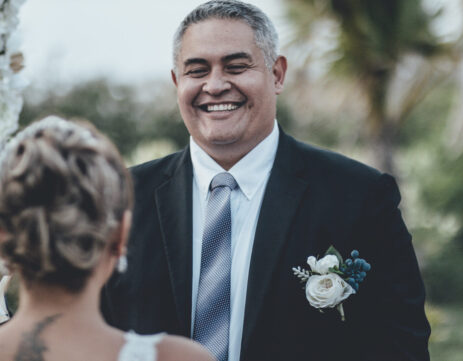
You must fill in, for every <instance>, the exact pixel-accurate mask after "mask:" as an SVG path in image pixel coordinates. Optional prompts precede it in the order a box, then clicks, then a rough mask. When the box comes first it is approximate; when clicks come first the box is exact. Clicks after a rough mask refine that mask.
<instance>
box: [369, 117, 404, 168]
mask: <svg viewBox="0 0 463 361" xmlns="http://www.w3.org/2000/svg"><path fill="white" fill-rule="evenodd" d="M380 124H381V126H380V127H378V128H377V129H376V132H375V134H373V135H372V136H371V149H372V152H373V156H374V161H375V166H376V167H377V168H378V169H379V170H380V171H382V172H386V173H389V174H390V175H392V176H394V177H397V176H398V174H397V169H396V165H395V153H396V145H397V142H396V135H397V129H396V127H395V126H394V125H391V122H388V121H387V120H385V121H382V122H380Z"/></svg>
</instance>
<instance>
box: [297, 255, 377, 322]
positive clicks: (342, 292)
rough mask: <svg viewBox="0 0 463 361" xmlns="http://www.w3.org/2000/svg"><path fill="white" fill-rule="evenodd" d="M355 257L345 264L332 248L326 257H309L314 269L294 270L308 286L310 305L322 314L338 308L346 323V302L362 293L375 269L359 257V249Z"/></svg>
mask: <svg viewBox="0 0 463 361" xmlns="http://www.w3.org/2000/svg"><path fill="white" fill-rule="evenodd" d="M351 256H352V258H353V259H350V258H349V259H347V260H346V262H343V260H342V257H341V254H340V253H339V252H338V251H337V250H336V249H335V248H334V247H333V246H331V247H330V248H328V250H327V251H326V254H325V256H324V257H323V258H321V259H319V260H317V259H316V258H315V257H314V256H310V257H309V258H307V264H308V265H309V266H310V270H306V269H304V268H301V267H293V269H292V270H293V272H294V274H295V275H296V276H297V277H298V278H299V279H300V281H301V282H303V283H305V295H306V298H307V300H308V301H309V303H310V305H311V306H312V307H315V308H317V309H318V310H319V311H320V312H323V309H326V308H334V307H336V309H337V310H338V311H339V313H340V314H341V320H342V321H345V315H344V308H343V306H342V302H343V301H344V300H345V299H347V298H348V297H349V296H350V295H352V294H355V293H356V292H357V291H358V289H359V283H360V282H362V281H363V280H364V279H365V277H366V272H367V271H369V270H370V269H371V266H370V264H368V263H367V262H366V261H365V260H364V259H362V258H359V252H358V251H357V250H353V251H352V252H351Z"/></svg>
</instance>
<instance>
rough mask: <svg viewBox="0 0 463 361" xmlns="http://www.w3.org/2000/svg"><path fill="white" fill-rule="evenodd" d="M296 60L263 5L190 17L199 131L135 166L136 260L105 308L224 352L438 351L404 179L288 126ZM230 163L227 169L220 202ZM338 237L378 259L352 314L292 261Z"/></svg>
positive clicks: (179, 54) (188, 69) (214, 4)
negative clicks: (304, 281) (280, 104)
mask: <svg viewBox="0 0 463 361" xmlns="http://www.w3.org/2000/svg"><path fill="white" fill-rule="evenodd" d="M286 67H287V64H286V59H285V58H284V57H283V56H279V55H278V50H277V35H276V32H275V30H274V27H273V25H272V24H271V22H270V21H269V20H268V18H267V17H266V16H265V14H263V13H262V12H261V11H260V10H259V9H257V8H256V7H254V6H252V5H249V4H245V3H241V2H238V1H218V0H213V1H210V2H208V3H205V4H203V5H200V6H199V7H198V8H196V9H195V10H193V11H192V12H191V13H190V14H189V15H188V16H187V17H186V18H185V19H184V21H183V22H182V24H181V25H180V27H179V29H178V31H177V34H176V37H175V43H174V70H173V71H172V79H173V82H174V84H175V86H176V87H177V94H178V104H179V108H180V112H181V115H182V118H183V120H184V122H185V125H186V127H187V128H188V131H189V132H190V135H191V138H190V144H189V147H187V148H186V149H185V150H183V151H181V152H178V153H175V154H172V155H170V156H167V157H165V158H163V159H159V160H155V161H151V162H148V163H145V164H142V165H140V166H137V167H134V168H133V169H132V174H133V177H134V183H135V191H136V205H135V209H134V214H133V226H132V235H131V240H130V242H129V250H128V255H129V267H128V271H127V272H126V273H125V274H123V275H120V276H117V277H115V278H114V279H113V280H112V282H111V283H110V284H109V285H108V287H107V290H106V293H105V295H104V300H103V309H104V311H105V314H106V316H107V318H108V319H109V320H110V322H112V323H113V324H114V325H116V326H118V327H121V328H123V329H133V330H135V331H136V332H140V333H153V332H160V331H166V332H168V333H173V334H179V335H184V336H189V337H192V338H193V339H196V340H198V341H199V342H201V343H203V344H204V345H206V347H208V348H209V349H211V350H212V351H213V352H214V354H215V355H216V356H217V358H218V359H219V360H230V361H238V360H299V359H307V360H341V359H342V360H364V361H372V360H427V359H429V356H428V352H427V340H428V336H429V326H428V323H427V321H426V317H425V315H424V310H423V303H424V290H423V284H422V281H421V278H420V274H419V270H418V266H417V262H416V257H415V254H414V251H413V248H412V245H411V237H410V235H409V233H408V232H407V229H406V227H405V225H404V223H403V221H402V219H401V216H400V212H399V210H398V209H397V206H398V203H399V201H400V195H399V192H398V189H397V186H396V184H395V182H394V180H393V179H392V177H390V176H388V175H385V174H381V173H379V172H377V171H376V170H373V169H371V168H369V167H367V166H364V165H362V164H360V163H357V162H355V161H353V160H350V159H347V158H345V157H343V156H341V155H338V154H335V153H332V152H329V151H324V150H320V149H317V148H314V147H311V146H309V145H306V144H303V143H300V142H298V141H296V140H294V139H293V138H291V137H289V136H288V135H286V134H285V133H284V132H283V130H282V129H280V128H279V126H278V124H277V123H276V121H275V117H276V97H277V95H278V94H280V92H281V91H282V90H283V84H284V79H285V73H286ZM223 173H225V175H223ZM217 175H219V176H218V177H219V178H220V177H227V182H228V183H227V185H222V184H221V185H220V187H219V188H220V191H219V193H220V192H222V191H223V192H222V194H225V195H224V196H222V197H223V198H220V199H221V200H220V201H215V199H216V197H218V196H217V194H216V193H215V192H216V189H217V188H215V185H214V183H216V182H217V177H216V176H217ZM230 175H231V176H232V177H230ZM214 202H216V203H214ZM219 203H220V207H219V206H217V204H219ZM217 208H220V209H221V211H217ZM214 212H215V213H214ZM211 215H213V216H211ZM230 219H231V220H230ZM217 224H219V226H217ZM224 240H225V241H224ZM227 242H228V244H227ZM218 244H219V245H218ZM330 245H333V246H334V247H335V248H336V249H337V250H338V251H339V252H340V253H341V254H342V255H343V256H344V257H347V256H349V254H350V252H351V251H352V250H353V249H357V250H359V251H360V255H361V257H362V258H365V259H366V260H367V261H368V262H369V263H370V264H371V266H372V269H371V271H370V272H369V273H368V276H367V277H366V280H365V281H364V283H362V285H361V287H360V289H359V291H358V292H357V294H355V295H351V296H350V297H349V298H348V299H347V300H345V301H344V303H343V304H344V311H345V316H346V321H345V322H343V321H341V318H340V317H339V315H338V314H337V313H336V311H335V309H330V310H325V312H323V313H321V312H319V310H317V309H315V308H313V307H312V306H310V304H309V302H308V301H307V299H306V297H305V292H304V289H303V288H302V287H301V284H300V283H299V281H298V279H297V278H296V277H295V276H294V275H293V272H292V268H293V267H294V266H299V265H301V266H303V265H304V263H305V261H306V259H307V257H308V256H310V255H314V256H317V255H320V256H322V255H323V254H324V253H325V251H326V250H327V249H328V247H329V246H330Z"/></svg>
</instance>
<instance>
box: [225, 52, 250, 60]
mask: <svg viewBox="0 0 463 361" xmlns="http://www.w3.org/2000/svg"><path fill="white" fill-rule="evenodd" d="M235 59H247V60H252V56H251V54H248V53H245V52H243V51H242V52H239V53H233V54H230V55H225V56H224V57H223V58H222V61H223V62H224V63H226V62H227V61H230V60H235Z"/></svg>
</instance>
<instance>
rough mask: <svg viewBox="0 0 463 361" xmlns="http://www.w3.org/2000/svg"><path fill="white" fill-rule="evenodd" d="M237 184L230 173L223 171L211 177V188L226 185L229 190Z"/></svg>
mask: <svg viewBox="0 0 463 361" xmlns="http://www.w3.org/2000/svg"><path fill="white" fill-rule="evenodd" d="M237 185H238V184H237V183H236V180H235V178H233V176H232V175H231V174H230V173H227V172H223V173H219V174H217V175H216V176H215V177H214V178H212V182H211V190H213V189H215V188H217V187H228V188H230V189H231V190H233V189H235V188H236V186H237Z"/></svg>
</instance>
